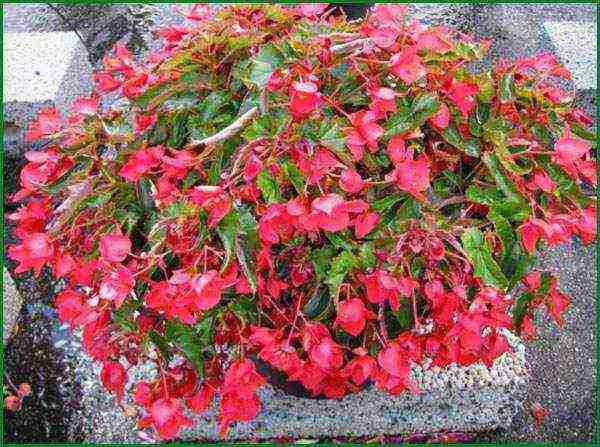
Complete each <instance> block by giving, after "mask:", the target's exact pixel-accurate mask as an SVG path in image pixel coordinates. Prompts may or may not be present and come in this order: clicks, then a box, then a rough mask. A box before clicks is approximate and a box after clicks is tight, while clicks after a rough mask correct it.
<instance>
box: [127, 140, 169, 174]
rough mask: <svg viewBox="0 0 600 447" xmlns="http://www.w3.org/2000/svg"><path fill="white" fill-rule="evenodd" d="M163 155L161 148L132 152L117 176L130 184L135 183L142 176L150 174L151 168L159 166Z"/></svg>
mask: <svg viewBox="0 0 600 447" xmlns="http://www.w3.org/2000/svg"><path fill="white" fill-rule="evenodd" d="M163 154H164V148H163V147H162V146H156V147H151V148H148V149H140V150H138V151H137V152H134V153H133V154H132V155H131V156H130V157H129V160H128V161H127V163H125V164H124V165H123V167H122V168H121V170H120V171H119V174H120V175H121V176H122V177H123V178H125V179H126V180H129V181H130V182H137V181H138V180H139V179H140V178H141V177H142V176H143V175H144V174H147V173H148V172H150V170H151V169H152V168H156V167H157V166H159V165H160V162H161V158H162V156H163Z"/></svg>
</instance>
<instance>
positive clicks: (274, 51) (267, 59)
mask: <svg viewBox="0 0 600 447" xmlns="http://www.w3.org/2000/svg"><path fill="white" fill-rule="evenodd" d="M283 64H284V58H283V55H282V54H281V52H280V51H279V49H278V48H277V47H276V46H275V45H273V44H272V43H267V44H265V45H263V46H262V47H261V48H260V51H259V52H258V54H257V55H256V56H255V57H254V58H252V64H251V67H250V82H252V83H253V84H254V85H256V87H258V89H263V88H264V87H265V86H266V85H267V80H268V78H269V75H270V74H271V73H273V71H275V70H276V69H277V68H279V67H281V66H282V65H283Z"/></svg>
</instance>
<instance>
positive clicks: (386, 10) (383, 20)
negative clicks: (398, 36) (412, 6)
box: [371, 3, 408, 26]
mask: <svg viewBox="0 0 600 447" xmlns="http://www.w3.org/2000/svg"><path fill="white" fill-rule="evenodd" d="M407 11H408V5H402V4H394V3H383V4H376V5H375V6H373V8H372V9H371V14H372V20H373V21H374V22H375V23H378V24H381V25H392V26H397V25H401V24H402V23H403V22H404V18H405V16H406V12H407Z"/></svg>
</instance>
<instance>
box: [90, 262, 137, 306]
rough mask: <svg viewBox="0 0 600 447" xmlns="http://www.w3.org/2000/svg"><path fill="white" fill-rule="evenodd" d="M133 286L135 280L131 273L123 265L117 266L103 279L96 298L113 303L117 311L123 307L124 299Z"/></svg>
mask: <svg viewBox="0 0 600 447" xmlns="http://www.w3.org/2000/svg"><path fill="white" fill-rule="evenodd" d="M134 285H135V278H134V277H133V274H132V273H131V271H130V270H129V269H128V268H127V267H125V266H123V265H118V266H117V267H116V268H115V269H114V270H113V271H111V272H110V274H109V275H108V276H106V277H105V278H104V279H103V281H102V283H101V284H100V290H99V291H98V296H99V297H100V298H102V299H105V300H107V301H112V302H114V303H115V307H116V308H117V309H118V308H120V307H121V306H122V305H123V302H124V301H125V298H127V296H128V295H129V294H130V293H131V291H132V290H133V286H134Z"/></svg>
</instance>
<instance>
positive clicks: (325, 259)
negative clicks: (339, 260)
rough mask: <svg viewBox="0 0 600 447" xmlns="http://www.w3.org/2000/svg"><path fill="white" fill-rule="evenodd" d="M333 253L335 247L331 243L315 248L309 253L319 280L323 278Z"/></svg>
mask: <svg viewBox="0 0 600 447" xmlns="http://www.w3.org/2000/svg"><path fill="white" fill-rule="evenodd" d="M335 253H336V249H335V248H334V247H332V246H331V245H326V246H325V247H322V248H316V249H314V250H313V251H312V252H311V253H310V260H311V262H312V264H313V267H314V268H315V275H316V277H317V279H318V280H319V281H322V280H324V279H325V276H326V275H327V272H328V271H329V266H330V265H331V260H332V259H333V257H334V256H335Z"/></svg>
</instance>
